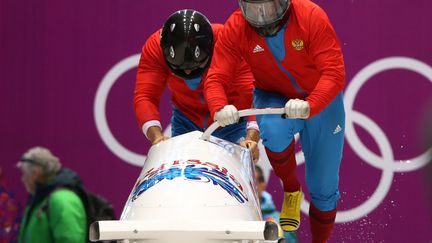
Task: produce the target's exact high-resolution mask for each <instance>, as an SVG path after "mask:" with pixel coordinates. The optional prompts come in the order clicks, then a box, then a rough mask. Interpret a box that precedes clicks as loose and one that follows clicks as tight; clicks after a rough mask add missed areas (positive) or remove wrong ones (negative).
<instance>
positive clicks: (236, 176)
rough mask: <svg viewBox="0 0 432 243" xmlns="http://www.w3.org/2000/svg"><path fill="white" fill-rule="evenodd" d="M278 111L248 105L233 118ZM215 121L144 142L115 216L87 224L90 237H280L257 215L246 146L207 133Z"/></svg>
mask: <svg viewBox="0 0 432 243" xmlns="http://www.w3.org/2000/svg"><path fill="white" fill-rule="evenodd" d="M283 113H284V109H283V108H277V109H270V108H268V109H250V110H243V111H240V116H248V115H261V114H283ZM218 127H219V124H218V123H217V122H215V123H213V124H212V125H211V126H210V127H209V128H208V129H207V130H206V131H205V132H204V133H202V132H199V131H194V132H189V133H186V134H183V135H179V136H176V137H173V138H170V139H168V140H166V141H163V142H160V143H158V144H157V145H154V146H152V147H151V148H150V150H149V152H148V155H147V159H146V161H145V162H144V165H143V168H142V171H141V173H140V175H139V177H138V179H137V181H136V183H135V185H134V187H133V189H132V191H131V193H130V195H129V197H128V199H127V201H126V203H125V206H124V208H123V212H122V214H121V217H120V220H110V221H97V222H94V223H92V224H91V226H90V234H89V236H90V240H91V241H105V240H119V241H122V242H125V243H129V242H130V243H132V242H137V243H156V242H157V243H173V242H180V243H182V242H188V243H205V242H213V243H217V242H224V243H233V242H238V243H240V242H242V243H252V242H253V243H261V242H278V241H279V242H281V240H280V239H279V238H278V232H279V229H278V226H277V224H275V223H273V222H265V221H263V220H262V216H261V211H260V205H259V199H258V193H257V190H256V186H255V176H254V166H253V163H252V159H251V154H250V151H249V150H248V149H246V148H243V147H241V146H239V145H237V144H234V143H231V142H228V141H225V140H223V139H219V138H216V137H213V136H211V133H212V132H213V131H215V130H216V128H218Z"/></svg>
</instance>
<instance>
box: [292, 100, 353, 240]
mask: <svg viewBox="0 0 432 243" xmlns="http://www.w3.org/2000/svg"><path fill="white" fill-rule="evenodd" d="M344 130H345V112H344V107H343V98H342V94H340V95H339V96H337V97H336V98H335V100H333V101H332V103H330V104H329V106H328V107H327V108H326V109H324V110H323V111H322V112H321V113H320V114H318V115H316V116H314V117H312V118H310V119H307V120H306V123H305V127H304V129H303V130H302V131H301V132H300V141H301V144H302V149H303V152H304V155H305V160H306V183H307V185H308V189H309V192H310V194H311V199H312V202H311V207H310V210H309V212H310V224H311V231H312V238H313V242H325V241H326V240H327V239H328V238H329V237H330V234H331V231H332V228H333V224H334V220H335V217H336V211H337V210H336V207H337V202H338V200H339V189H338V184H339V167H340V163H341V159H342V150H343V143H344Z"/></svg>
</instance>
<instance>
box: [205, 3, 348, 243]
mask: <svg viewBox="0 0 432 243" xmlns="http://www.w3.org/2000/svg"><path fill="white" fill-rule="evenodd" d="M238 3H239V5H240V10H238V11H236V12H234V13H233V14H232V15H231V16H230V18H229V19H228V20H227V22H226V23H225V25H224V29H223V32H222V34H221V36H220V37H219V41H218V43H217V44H216V47H215V50H214V56H213V61H212V64H211V67H210V69H209V74H208V77H207V81H206V87H205V93H206V97H207V99H208V103H209V109H210V111H211V112H212V114H214V116H215V119H216V120H218V121H219V122H220V123H222V125H229V124H233V123H235V122H237V119H238V112H237V110H235V108H233V107H232V106H230V103H229V102H227V101H226V97H227V96H229V95H227V94H226V93H225V92H224V90H223V86H224V85H226V83H230V82H232V77H233V76H232V75H233V69H232V65H233V64H235V63H237V62H238V61H239V60H243V59H244V60H246V62H247V63H248V64H249V65H250V67H251V70H252V73H253V75H254V78H255V82H254V86H255V89H254V106H255V107H257V108H263V107H285V113H286V114H285V115H286V117H288V118H290V119H283V118H282V117H280V116H258V117H257V121H258V124H259V128H260V130H261V137H262V139H263V144H264V146H265V149H266V153H267V156H268V157H269V160H270V163H271V165H272V167H273V169H274V171H275V173H276V175H277V176H278V177H279V178H280V179H281V180H282V182H283V186H284V201H283V206H282V210H281V215H280V224H281V226H282V228H283V229H284V230H285V231H295V230H297V229H298V227H299V226H300V204H301V200H302V196H303V193H302V190H301V188H300V183H299V181H298V180H297V176H296V173H295V169H296V161H295V150H294V144H295V142H294V135H295V134H296V133H299V134H300V142H301V144H302V150H303V152H304V155H305V164H306V184H307V186H308V190H309V193H310V195H311V203H310V207H309V216H310V217H309V220H310V226H311V232H312V241H313V242H316V243H318V242H320V243H321V242H325V241H327V240H328V239H329V237H330V235H331V232H332V228H333V225H334V222H335V218H336V212H337V204H338V200H339V197H340V194H339V189H338V184H339V167H340V163H341V160H342V151H343V143H344V127H345V112H344V105H343V97H342V89H343V87H344V83H345V67H344V61H343V56H342V48H341V46H340V44H339V41H338V39H337V37H336V33H335V31H334V29H333V27H332V25H331V23H330V21H329V19H328V17H327V15H326V14H325V12H324V11H323V10H322V9H321V8H320V7H319V6H317V5H316V4H314V3H313V2H311V1H309V0H238Z"/></svg>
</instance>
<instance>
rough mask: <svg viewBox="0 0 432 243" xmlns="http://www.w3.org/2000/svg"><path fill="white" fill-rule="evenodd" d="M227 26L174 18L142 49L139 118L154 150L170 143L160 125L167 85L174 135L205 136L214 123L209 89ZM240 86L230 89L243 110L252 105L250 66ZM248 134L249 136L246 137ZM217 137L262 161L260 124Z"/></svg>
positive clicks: (240, 66) (238, 71) (188, 15)
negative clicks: (200, 133) (210, 73)
mask: <svg viewBox="0 0 432 243" xmlns="http://www.w3.org/2000/svg"><path fill="white" fill-rule="evenodd" d="M222 29H223V25H220V24H210V22H209V21H208V19H207V17H205V16H204V15H203V14H201V13H200V12H198V11H195V10H192V9H185V10H180V11H176V12H175V13H173V14H172V15H171V16H170V17H169V18H168V19H167V20H166V21H165V23H164V25H163V28H162V29H160V30H157V31H156V32H154V33H153V34H152V35H151V36H150V37H149V38H148V40H147V42H146V43H145V44H144V46H143V48H142V53H141V58H140V61H139V65H138V71H137V76H136V84H135V95H134V104H135V114H136V118H137V121H138V123H139V125H140V127H141V129H142V131H143V133H144V135H145V136H146V137H147V139H148V140H150V142H151V143H152V144H153V145H154V144H157V143H159V142H161V141H163V140H165V139H167V137H165V136H164V135H163V134H162V125H161V123H160V111H159V100H160V97H161V95H162V93H163V92H164V90H165V88H166V86H168V88H169V89H170V91H171V93H172V103H173V114H172V118H171V125H172V129H171V134H172V136H173V137H174V136H177V135H181V134H184V133H187V132H191V131H204V130H205V129H206V128H207V127H208V126H209V125H210V124H211V123H212V122H213V119H212V117H211V116H210V111H209V109H208V106H207V102H206V101H205V99H204V93H203V86H204V85H203V84H204V82H203V81H204V80H205V79H206V77H207V70H208V67H209V66H210V63H211V62H212V56H213V47H214V45H215V43H216V42H217V41H218V38H219V34H220V33H221V31H222ZM234 69H235V71H234V72H235V74H234V75H233V77H232V79H233V80H235V82H232V83H231V84H229V85H227V86H225V91H226V92H227V93H228V94H229V96H228V101H229V103H230V104H232V105H233V106H235V107H236V108H237V109H247V108H250V107H251V106H252V89H253V75H252V73H251V72H250V68H249V66H248V65H247V64H246V62H244V61H241V60H240V61H239V62H238V63H236V64H235V68H234ZM246 130H247V133H246ZM213 135H214V136H215V137H219V138H222V139H225V140H228V141H230V142H233V143H238V142H239V140H240V139H241V138H245V139H244V140H243V141H242V142H241V145H242V146H244V147H248V148H249V149H250V150H251V151H252V155H253V158H254V159H255V160H257V159H258V148H257V142H258V141H259V130H258V125H257V124H256V121H255V120H254V118H252V119H250V121H249V122H248V121H247V120H246V119H241V121H240V122H239V123H238V124H234V125H231V126H227V127H225V128H219V129H217V130H216V131H215V132H214V133H213Z"/></svg>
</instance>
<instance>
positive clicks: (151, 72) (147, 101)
mask: <svg viewBox="0 0 432 243" xmlns="http://www.w3.org/2000/svg"><path fill="white" fill-rule="evenodd" d="M158 33H159V32H157V33H155V34H153V35H152V36H151V37H150V38H149V39H148V40H147V42H146V44H145V45H144V46H143V48H142V53H141V58H140V62H139V66H138V71H137V76H136V82H135V94H134V108H135V114H136V118H137V121H138V124H139V125H140V127H141V128H142V130H143V133H144V134H145V135H146V136H147V137H148V138H149V139H150V137H149V135H150V136H151V137H159V136H157V135H158V134H156V135H154V134H148V131H149V128H151V127H157V128H158V129H159V130H162V126H161V124H160V113H159V100H160V97H161V96H162V93H163V91H164V89H165V86H166V79H167V76H168V74H169V72H168V69H167V67H166V64H165V62H164V60H163V55H162V51H161V49H160V46H159V42H158V38H159V37H158V35H159V34H158ZM153 131H154V130H153ZM152 142H153V141H152Z"/></svg>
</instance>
